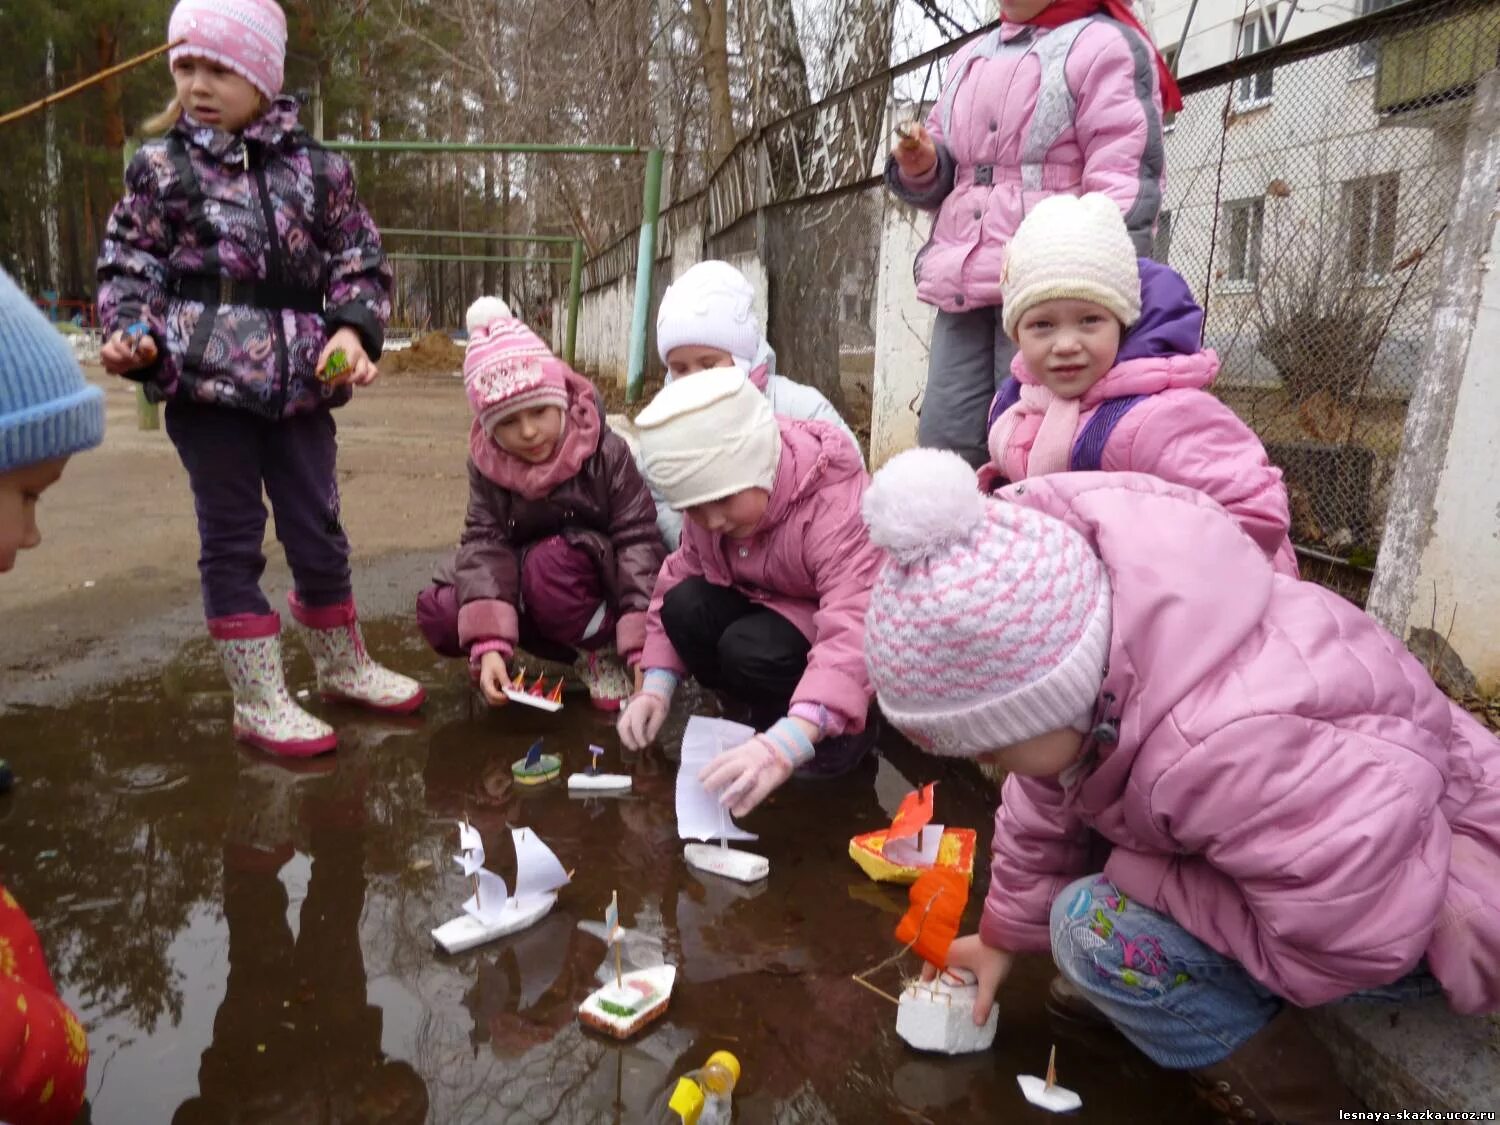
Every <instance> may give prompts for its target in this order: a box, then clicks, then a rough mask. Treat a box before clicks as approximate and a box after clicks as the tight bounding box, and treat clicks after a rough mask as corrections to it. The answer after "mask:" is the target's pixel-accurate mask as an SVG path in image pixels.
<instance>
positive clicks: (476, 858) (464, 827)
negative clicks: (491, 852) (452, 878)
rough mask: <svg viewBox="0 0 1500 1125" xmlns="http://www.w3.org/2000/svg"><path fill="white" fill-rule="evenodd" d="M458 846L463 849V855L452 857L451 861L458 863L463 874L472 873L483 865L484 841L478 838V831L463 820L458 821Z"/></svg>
mask: <svg viewBox="0 0 1500 1125" xmlns="http://www.w3.org/2000/svg"><path fill="white" fill-rule="evenodd" d="M458 846H459V847H460V848H462V849H463V853H464V854H463V855H456V856H454V857H453V862H454V863H456V864H458V866H459V868H460V869H461V870H462V871H463V873H464V874H465V875H472V874H474V872H476V871H478V870H479V869H480V868H481V867H483V866H484V841H483V840H482V839H480V838H479V833H478V832H476V831H475V830H474V829H473V828H471V827H470V826H469V825H468V824H466V823H465V822H463V821H459V822H458Z"/></svg>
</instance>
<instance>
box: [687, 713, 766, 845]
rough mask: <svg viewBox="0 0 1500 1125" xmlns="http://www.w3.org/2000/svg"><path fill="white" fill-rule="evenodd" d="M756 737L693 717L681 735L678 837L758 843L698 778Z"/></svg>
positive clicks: (721, 722)
mask: <svg viewBox="0 0 1500 1125" xmlns="http://www.w3.org/2000/svg"><path fill="white" fill-rule="evenodd" d="M754 737H755V730H754V729H753V728H752V727H747V726H743V725H741V724H740V723H731V722H727V721H725V720H724V719H709V718H705V717H704V716H702V715H694V716H693V717H692V718H690V719H689V720H688V723H687V729H686V730H685V731H684V732H683V735H682V761H681V763H680V764H679V765H678V767H677V835H678V837H679V838H680V839H683V840H758V839H759V838H760V837H758V836H757V835H756V834H755V833H754V832H747V831H745V830H744V829H743V828H741V827H740V826H739V825H737V824H735V823H734V821H733V820H732V819H731V818H730V816H729V814H728V813H727V812H725V811H724V809H723V806H721V805H720V804H719V800H718V798H717V797H715V796H714V795H713V794H712V793H710V792H709V791H708V790H707V789H705V788H704V787H703V783H702V782H701V781H699V780H698V775H699V774H700V773H702V772H703V768H704V767H705V766H707V765H708V763H709V762H711V761H713V760H714V758H715V757H716V756H717V755H719V754H720V753H722V752H723V751H724V750H726V749H728V748H730V747H732V746H738V745H740V744H741V743H743V742H748V741H749V740H750V739H752V738H754Z"/></svg>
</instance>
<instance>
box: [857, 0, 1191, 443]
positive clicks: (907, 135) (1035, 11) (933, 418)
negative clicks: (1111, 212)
mask: <svg viewBox="0 0 1500 1125" xmlns="http://www.w3.org/2000/svg"><path fill="white" fill-rule="evenodd" d="M1000 10H1001V15H1002V21H1001V24H1000V26H999V27H998V28H997V29H995V30H994V31H992V32H990V33H989V34H987V35H983V36H980V37H979V38H976V39H974V40H973V41H971V42H970V43H969V44H967V45H966V46H965V47H963V48H962V49H961V50H960V51H959V52H958V54H957V55H955V56H954V58H953V62H952V64H951V65H950V66H949V68H948V78H947V81H946V82H945V83H944V84H943V88H942V91H941V93H940V94H939V96H938V100H937V104H936V105H935V106H934V107H933V110H932V113H931V114H930V115H929V116H928V118H927V125H926V128H923V127H922V126H920V125H913V126H908V127H907V128H906V129H904V130H903V135H902V138H901V140H900V141H898V142H897V144H896V146H895V147H894V149H893V150H892V152H891V158H890V160H889V161H888V163H887V164H886V172H885V180H886V185H887V186H888V187H889V188H890V189H891V191H892V192H894V193H895V195H896V196H897V197H898V198H900V199H902V200H904V201H906V202H907V203H910V204H912V205H913V206H915V207H918V208H921V209H923V210H927V211H936V212H937V216H936V217H935V218H934V220H933V224H932V236H931V237H930V238H929V239H928V240H927V245H926V246H924V247H922V249H921V251H920V252H919V253H918V254H917V258H916V262H915V263H914V265H913V271H914V273H915V274H916V281H917V296H919V297H920V298H921V299H922V300H923V301H925V302H927V303H928V304H929V305H936V306H937V309H938V313H937V319H936V321H935V322H934V323H933V328H932V348H931V353H930V359H929V365H928V375H927V391H926V395H925V398H924V400H923V403H922V412H921V419H920V421H919V423H918V430H917V436H918V440H919V441H920V442H921V444H923V445H926V446H935V447H937V448H940V449H952V450H954V451H955V452H956V453H958V454H960V455H961V456H963V457H964V459H965V460H967V461H968V462H969V463H970V464H971V465H974V466H976V467H978V466H979V465H981V464H983V463H984V411H985V406H986V404H988V402H989V400H990V397H991V396H992V395H993V394H994V393H995V389H996V387H997V386H998V385H999V384H1000V382H1001V380H1003V379H1004V378H1005V376H1006V374H1007V373H1008V372H1009V370H1010V360H1011V357H1012V356H1013V355H1014V354H1015V350H1014V348H1013V347H1012V346H1011V344H1010V341H1009V340H1008V339H1007V338H1006V336H1005V333H1004V332H1002V331H1001V329H1000V315H999V314H1000V307H999V306H1000V301H1001V293H1000V265H1001V260H1002V255H1003V254H1004V252H1005V247H1006V244H1007V243H1009V242H1010V240H1011V237H1012V236H1013V235H1014V234H1015V232H1016V228H1017V227H1018V226H1019V225H1020V223H1021V220H1022V219H1023V218H1025V217H1026V215H1027V213H1028V212H1029V211H1030V210H1031V209H1032V208H1033V207H1035V206H1036V205H1037V203H1039V202H1040V201H1041V200H1043V199H1046V198H1048V197H1049V196H1054V195H1081V194H1083V193H1084V192H1091V191H1094V192H1103V193H1104V194H1105V195H1106V196H1108V198H1109V199H1110V201H1111V202H1112V203H1114V204H1115V206H1116V207H1117V208H1118V209H1119V211H1120V213H1121V214H1122V215H1124V217H1125V222H1126V224H1127V225H1128V226H1129V228H1130V232H1131V235H1132V237H1133V238H1134V239H1135V243H1136V247H1137V250H1138V251H1139V253H1140V254H1141V255H1143V256H1144V255H1146V254H1148V253H1150V251H1151V239H1152V234H1153V231H1154V228H1155V226H1156V216H1157V213H1158V211H1159V210H1160V209H1161V193H1162V180H1163V163H1164V157H1163V152H1162V132H1161V110H1162V105H1163V102H1165V104H1166V108H1167V109H1168V110H1177V109H1180V108H1182V99H1181V97H1180V96H1179V95H1178V93H1177V86H1176V83H1175V82H1173V80H1172V77H1171V74H1170V73H1169V72H1168V70H1167V67H1166V65H1165V64H1164V63H1163V62H1162V60H1161V56H1160V55H1159V54H1158V53H1157V52H1156V49H1155V47H1153V46H1152V44H1151V41H1150V39H1149V38H1148V37H1147V35H1146V33H1145V31H1144V29H1142V27H1141V26H1140V24H1139V22H1137V20H1136V19H1135V16H1134V15H1133V14H1132V13H1131V11H1130V4H1129V0H1003V3H1002V4H1001V7H1000Z"/></svg>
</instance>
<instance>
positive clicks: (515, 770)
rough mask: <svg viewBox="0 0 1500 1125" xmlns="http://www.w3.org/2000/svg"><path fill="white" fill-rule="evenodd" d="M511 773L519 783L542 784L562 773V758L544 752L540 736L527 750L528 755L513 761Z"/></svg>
mask: <svg viewBox="0 0 1500 1125" xmlns="http://www.w3.org/2000/svg"><path fill="white" fill-rule="evenodd" d="M510 773H511V776H512V777H514V778H515V779H516V784H517V785H541V784H543V783H544V782H548V781H551V780H552V779H553V778H554V777H556V776H557V775H558V774H560V773H562V759H561V758H559V757H558V756H557V755H556V754H543V753H542V739H540V738H539V739H537V740H536V741H535V742H533V743H532V744H531V749H530V750H528V751H526V757H524V758H522V759H521V760H520V761H518V762H512V763H511V767H510Z"/></svg>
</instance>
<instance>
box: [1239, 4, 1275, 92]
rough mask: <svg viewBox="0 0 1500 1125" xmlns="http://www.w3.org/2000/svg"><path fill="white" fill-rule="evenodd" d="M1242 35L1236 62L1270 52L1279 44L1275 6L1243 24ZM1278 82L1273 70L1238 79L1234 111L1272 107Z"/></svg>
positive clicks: (1253, 16)
mask: <svg viewBox="0 0 1500 1125" xmlns="http://www.w3.org/2000/svg"><path fill="white" fill-rule="evenodd" d="M1239 35H1240V44H1239V53H1238V55H1237V56H1236V57H1237V58H1248V57H1249V56H1250V55H1253V54H1256V53H1258V52H1260V51H1269V50H1270V49H1271V48H1272V47H1273V46H1274V45H1275V43H1276V6H1275V5H1274V4H1272V5H1269V6H1268V7H1264V8H1261V9H1260V10H1259V11H1257V12H1254V13H1253V14H1251V15H1249V16H1246V17H1245V20H1244V22H1243V23H1241V24H1240V28H1239ZM1275 79H1276V74H1275V72H1274V71H1273V70H1271V69H1270V68H1267V69H1265V70H1262V71H1259V72H1258V73H1255V74H1247V75H1245V77H1243V78H1241V79H1239V80H1238V81H1237V82H1235V84H1234V108H1235V109H1238V110H1247V109H1258V108H1259V107H1261V106H1263V105H1267V104H1269V103H1270V101H1271V93H1272V88H1273V87H1274V85H1275Z"/></svg>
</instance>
